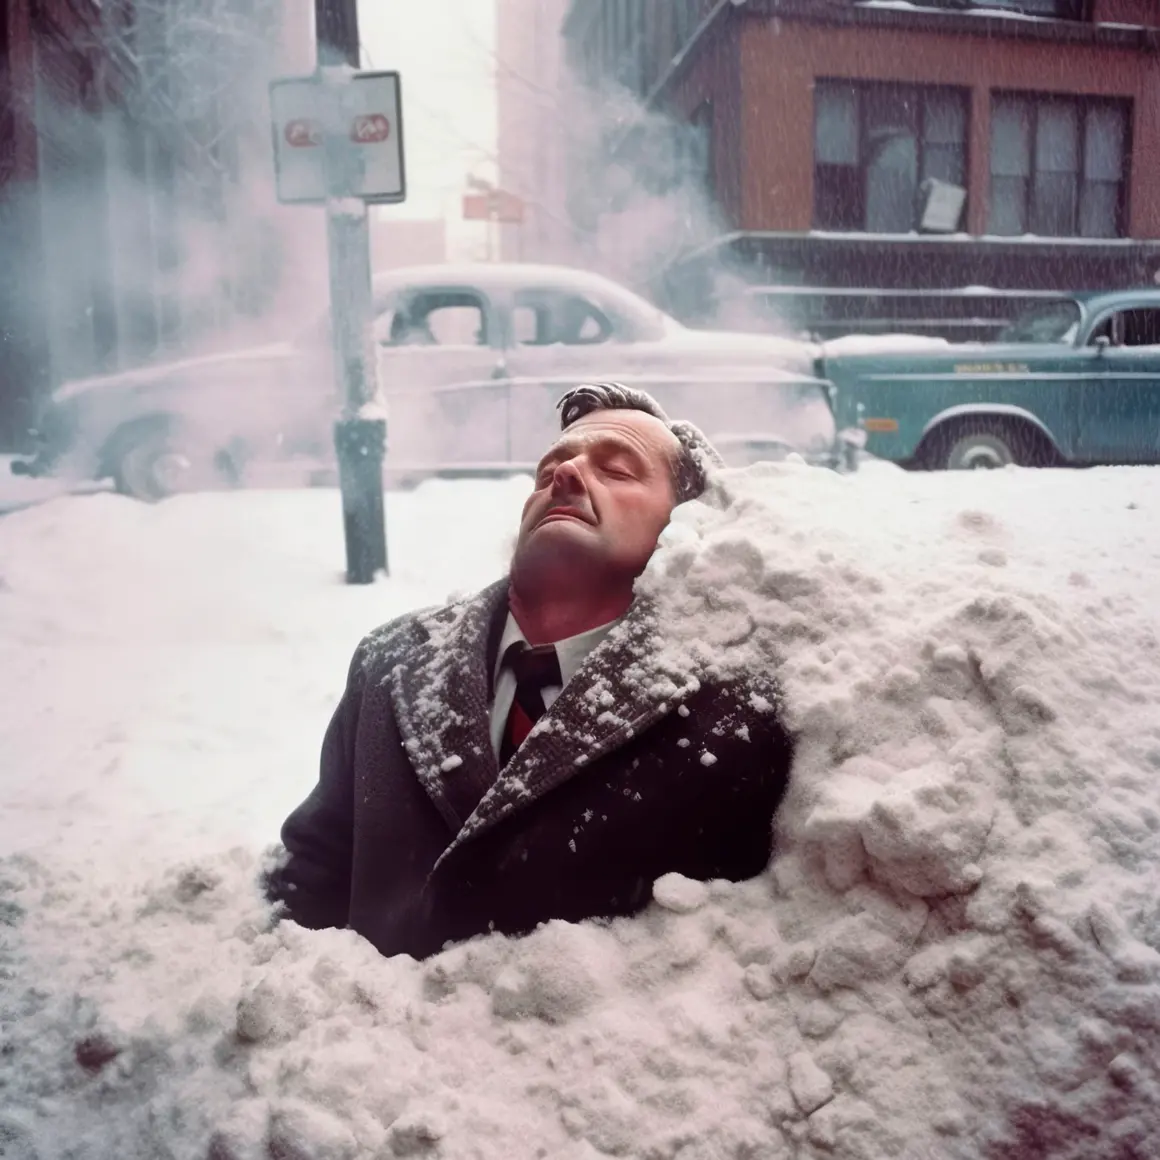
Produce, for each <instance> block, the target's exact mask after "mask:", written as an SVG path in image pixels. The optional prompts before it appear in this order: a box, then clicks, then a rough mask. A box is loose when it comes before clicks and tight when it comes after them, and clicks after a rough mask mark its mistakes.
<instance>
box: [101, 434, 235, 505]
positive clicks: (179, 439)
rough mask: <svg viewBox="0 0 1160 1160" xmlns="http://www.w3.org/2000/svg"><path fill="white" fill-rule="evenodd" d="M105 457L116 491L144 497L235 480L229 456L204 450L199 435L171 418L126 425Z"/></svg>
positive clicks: (149, 499) (231, 483)
mask: <svg viewBox="0 0 1160 1160" xmlns="http://www.w3.org/2000/svg"><path fill="white" fill-rule="evenodd" d="M110 458H111V464H110V467H111V474H112V476H113V483H114V485H115V486H116V489H117V491H119V492H120V493H121V494H122V495H126V496H129V497H131V498H133V499H139V500H143V501H144V502H146V503H157V502H159V501H161V500H163V499H168V498H170V497H171V496H174V495H178V494H181V493H183V492H190V491H205V490H219V489H220V488H222V487H223V486H226V487H233V486H237V484H238V483H239V482H240V480H239V477H238V470H237V467H236V462H235V458H234V457H233V456H231V455H230V454H228V453H227V452H225V451H212V450H209V449H208V446H207V444H206V443H205V441H204V440H202V439H198V438H197V437H196V435H195V434H194V433H193V432H192V431H191V430H189V429H188V428H187V427H185V426H183V425H182V424H180V423H178V422H176V421H174V420H156V421H150V422H143V423H139V424H135V425H133V426H131V427H128V428H125V429H124V430H123V431H122V432H120V433H119V436H118V438H117V439H116V440H115V450H114V452H113V454H112V456H111V457H110Z"/></svg>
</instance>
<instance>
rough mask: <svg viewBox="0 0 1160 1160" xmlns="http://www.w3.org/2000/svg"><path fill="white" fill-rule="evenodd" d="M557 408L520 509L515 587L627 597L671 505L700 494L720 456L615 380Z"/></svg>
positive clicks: (582, 390) (581, 391) (581, 390)
mask: <svg viewBox="0 0 1160 1160" xmlns="http://www.w3.org/2000/svg"><path fill="white" fill-rule="evenodd" d="M559 407H560V412H561V427H562V433H561V435H560V438H559V439H557V440H556V442H555V443H553V444H552V446H551V447H549V448H548V450H547V451H546V453H545V454H544V457H543V459H541V461H540V463H539V466H538V468H537V472H536V483H535V490H534V491H533V492H532V494H531V496H530V497H529V498H528V501H527V503H526V504H525V505H524V511H523V517H522V519H521V521H520V532H519V539H518V541H517V543H516V551H515V557H514V559H513V561H512V581H513V584H514V585H516V586H517V587H521V588H525V589H534V588H550V589H552V590H555V591H558V592H560V593H561V594H563V593H564V592H566V591H568V590H572V589H576V588H577V587H579V588H592V589H600V590H604V591H608V590H615V589H623V590H624V591H631V587H632V581H633V580H634V579H635V578H636V577H637V576H639V575H640V573H641V572H642V571H643V570H644V568H645V565H646V564H647V563H648V561H649V557H650V556H651V555H652V553H653V551H654V550H655V548H656V545H657V539H658V538H659V536H660V534H661V532H662V531H664V529H665V526H666V525H667V524H668V522H669V517H670V516H671V515H672V511H673V508H674V507H675V506H676V505H677V504H678V503H682V502H684V501H685V500H687V499H693V498H695V497H696V496H698V495H700V494H701V492H702V491H703V490H704V487H705V473H706V469H707V468H708V467H709V466H712V465H714V464H718V463H720V458H719V457H718V456H717V454H716V452H715V451H714V450H713V448H712V447H711V446H710V444H709V443H708V441H707V440H706V439H705V438H704V436H703V435H702V434H701V433H700V431H698V430H697V429H696V428H695V427H693V426H692V425H691V424H688V423H674V422H670V421H669V419H668V417H667V416H666V415H665V413H664V411H663V410H662V409H661V407H660V406H659V404H657V402H656V401H655V400H654V399H653V398H652V397H651V396H649V395H647V394H645V393H644V392H643V391H636V390H632V389H631V388H628V387H624V386H622V385H620V384H619V383H599V384H595V385H590V386H582V387H577V388H575V389H574V390H572V391H569V392H568V393H567V394H566V395H565V396H564V397H563V398H562V399H561V400H560V403H559Z"/></svg>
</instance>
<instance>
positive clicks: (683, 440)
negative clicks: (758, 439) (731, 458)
mask: <svg viewBox="0 0 1160 1160" xmlns="http://www.w3.org/2000/svg"><path fill="white" fill-rule="evenodd" d="M556 405H557V407H559V409H560V427H561V429H562V430H567V429H568V428H569V427H571V426H572V424H573V423H575V422H576V421H577V420H578V419H582V418H583V417H584V416H585V415H589V414H591V413H592V412H593V411H643V412H644V413H645V414H646V415H652V416H653V417H654V418H656V419H659V420H660V421H661V422H662V423H664V424H665V426H666V427H668V429H669V430H670V431H671V432H672V433H673V434H674V435H675V436H676V437H677V440H678V442H679V443H680V445H681V457H680V459H679V460H678V462H677V466H676V472H675V479H676V485H677V502H678V503H684V502H685V501H686V500H690V499H696V498H697V497H698V496H699V495H701V494H702V493H703V492H704V490H705V487H706V484H707V482H708V477H709V473H710V472H711V471H712V470H713V468H715V467H722V466H724V460H723V459H722V458H721V456H720V454H719V453H718V452H717V449H716V448H715V447H714V446H713V444H712V443H710V442H709V440H708V439H707V438H706V437H705V435H704V433H703V432H702V431H701V429H700V428H699V427H697V426H695V425H694V424H692V423H689V422H686V421H685V420H683V419H670V418H669V417H668V415H667V414H666V413H665V409H664V408H663V407H662V406H661V405H660V403H658V402H657V401H656V399H654V398H653V397H652V395H650V394H649V393H648V392H647V391H642V390H639V389H638V388H636V387H626V386H625V385H624V384H623V383H615V382H606V383H584V384H582V385H581V386H578V387H573V388H572V390H570V391H568V392H567V393H566V394H565V395H564V396H563V397H562V398H561V399H560V401H559V402H558V403H557V404H556Z"/></svg>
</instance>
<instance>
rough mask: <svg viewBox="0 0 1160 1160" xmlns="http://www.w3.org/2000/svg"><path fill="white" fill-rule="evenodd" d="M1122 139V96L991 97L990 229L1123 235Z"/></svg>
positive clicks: (1125, 112) (1125, 159) (1125, 108)
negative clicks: (1117, 98) (1088, 98)
mask: <svg viewBox="0 0 1160 1160" xmlns="http://www.w3.org/2000/svg"><path fill="white" fill-rule="evenodd" d="M1127 142H1128V105H1127V104H1126V103H1125V102H1122V101H1086V100H1077V99H1075V98H1070V97H1055V96H1027V95H1014V94H1004V95H1002V96H996V97H995V98H994V100H993V101H992V103H991V205H990V217H989V221H988V226H987V228H988V232H990V233H992V234H1001V235H1006V236H1010V235H1018V234H1039V235H1042V236H1044V237H1081V238H1115V237H1119V236H1121V234H1122V233H1123V230H1124V189H1125V183H1126V177H1127V173H1128V148H1127Z"/></svg>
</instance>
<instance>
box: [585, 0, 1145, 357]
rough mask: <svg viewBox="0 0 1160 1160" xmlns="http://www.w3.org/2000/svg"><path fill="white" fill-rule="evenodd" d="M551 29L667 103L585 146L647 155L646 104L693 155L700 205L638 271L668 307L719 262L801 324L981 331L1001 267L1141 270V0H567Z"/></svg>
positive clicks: (608, 201)
mask: <svg viewBox="0 0 1160 1160" xmlns="http://www.w3.org/2000/svg"><path fill="white" fill-rule="evenodd" d="M564 36H565V39H566V42H567V45H568V55H569V61H570V63H571V65H572V67H573V69H574V70H575V71H576V73H577V74H578V75H579V76H580V77H581V78H582V79H583V81H584V82H585V83H586V84H588V85H590V86H592V87H593V88H595V89H597V90H601V89H604V90H605V91H607V89H608V86H610V85H614V86H616V87H617V88H618V89H619V90H620V91H621V92H627V93H630V94H632V95H633V97H634V98H635V100H636V102H637V107H638V109H642V108H643V109H647V110H649V111H650V112H655V113H657V114H660V113H663V114H665V116H666V118H667V120H665V121H664V122H656V121H654V122H652V123H650V122H648V121H647V119H646V118H641V117H640V116H639V114H638V121H640V122H642V123H643V124H644V128H643V129H642V128H641V127H640V125H639V124H637V125H629V126H628V128H627V129H626V130H625V131H623V132H620V133H619V134H618V133H616V132H611V133H609V134H608V136H607V138H606V141H605V146H604V147H605V154H604V158H603V161H604V165H605V166H608V165H610V164H617V163H618V164H619V165H620V166H621V168H627V169H628V170H629V171H630V172H635V171H639V170H641V169H642V168H643V169H645V170H646V171H647V169H648V164H647V158H648V157H649V156H654V155H655V154H656V152H657V145H656V141H655V140H653V138H655V136H656V135H657V133H658V132H659V130H658V129H657V124H658V123H661V124H663V125H665V126H666V128H665V129H664V131H665V132H668V133H670V134H675V135H677V136H680V135H682V134H683V135H684V136H683V140H684V141H685V143H686V144H685V146H682V148H687V147H688V146H689V143H691V147H692V156H693V157H694V158H700V162H699V164H701V165H703V174H702V180H703V184H704V187H705V190H706V193H707V196H708V197H709V198H710V199H711V201H712V203H713V206H714V212H715V215H716V216H715V220H716V222H717V226H716V229H715V231H714V232H713V236H708V237H705V236H702V237H699V238H694V239H690V245H689V246H687V247H686V248H685V251H684V252H683V253H682V254H681V255H680V256H679V258H675V259H673V260H671V261H668V262H667V263H666V270H665V273H664V276H663V277H661V278H660V279H659V280H658V283H657V287H658V289H659V290H662V291H663V292H664V295H665V296H667V298H668V300H669V302H670V304H671V305H673V306H674V307H675V308H676V309H678V312H681V313H683V314H685V315H686V316H688V317H690V318H694V319H695V318H697V317H700V316H706V315H708V314H710V313H711V312H712V311H713V310H714V309H715V308H717V307H719V306H720V301H719V300H715V295H717V296H718V299H719V290H720V287H721V285H726V286H729V287H732V288H733V289H734V290H735V289H736V286H737V283H736V281H735V280H734V279H733V278H732V275H733V274H738V275H739V276H742V277H744V279H745V280H746V281H747V282H749V283H751V284H753V283H756V284H757V285H759V286H761V287H762V289H760V290H758V289H755V288H753V286H751V287H750V289H748V290H747V291H746V298H747V300H748V301H749V302H750V303H751V304H754V305H755V306H757V307H764V306H766V305H767V306H769V307H771V308H772V309H773V310H775V311H776V312H778V313H779V314H781V315H782V316H787V315H788V316H790V317H792V318H793V320H794V321H795V322H797V323H798V324H800V325H804V326H809V327H812V328H814V329H817V330H819V331H821V332H823V333H835V332H839V331H842V330H847V329H850V328H852V327H855V326H856V327H857V328H859V329H898V328H905V329H928V330H931V331H935V332H938V333H945V334H948V335H950V336H959V337H981V336H986V335H989V334H992V333H993V332H994V330H995V328H996V327H997V326H998V325H999V324H1000V323H1001V320H1002V319H1003V317H1005V316H1006V315H1007V314H1008V313H1009V312H1010V309H1011V307H1012V304H1013V302H1014V301H1015V300H1017V299H1018V293H1017V292H1019V291H1034V290H1043V289H1071V288H1077V287H1092V288H1096V287H1105V286H1114V285H1123V284H1130V283H1139V282H1142V281H1151V280H1153V279H1160V3H1157V2H1156V0H915V3H913V4H908V5H892V4H885V3H875V2H865V0H825V2H824V3H823V2H819V0H721V2H718V0H603V2H590V0H574V2H573V3H572V5H571V8H570V11H569V13H568V16H567V19H566V22H565V26H564ZM591 161H592V159H591V158H590V159H589V161H588V163H587V164H584V165H583V168H582V169H580V170H579V171H576V172H574V174H573V189H574V190H575V189H576V188H577V187H580V188H582V189H585V190H587V191H588V198H587V204H586V206H585V211H586V213H587V214H588V217H589V225H590V226H591V223H592V220H593V219H599V217H600V216H601V215H602V214H605V213H608V212H609V211H610V207H613V206H614V204H615V195H614V194H610V193H609V191H607V190H602V189H600V188H593V178H592V174H593V172H595V171H597V167H596V166H594V165H593V164H592V163H591ZM646 177H647V173H646ZM573 205H574V206H575V205H576V200H575V197H574V199H573ZM722 275H724V278H722ZM981 288H993V289H995V290H998V291H1004V292H1006V293H997V294H985V293H980V289H981ZM956 290H957V291H966V293H957V294H956V293H955V291H956ZM936 291H937V292H938V293H934V292H936Z"/></svg>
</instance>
